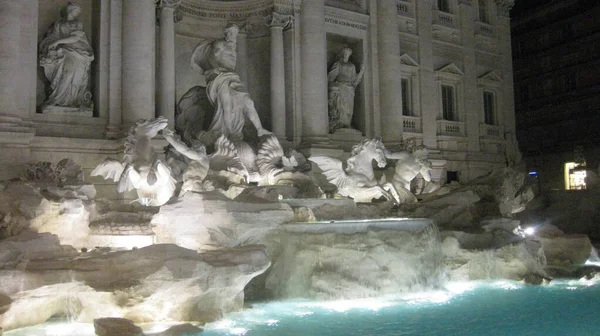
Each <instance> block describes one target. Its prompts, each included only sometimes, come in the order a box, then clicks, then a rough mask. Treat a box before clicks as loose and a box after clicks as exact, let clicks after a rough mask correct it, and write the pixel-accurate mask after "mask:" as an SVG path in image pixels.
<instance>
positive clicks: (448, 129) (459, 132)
mask: <svg viewBox="0 0 600 336" xmlns="http://www.w3.org/2000/svg"><path fill="white" fill-rule="evenodd" d="M437 134H438V135H446V136H456V137H464V136H465V123H464V122H462V121H451V120H438V121H437Z"/></svg>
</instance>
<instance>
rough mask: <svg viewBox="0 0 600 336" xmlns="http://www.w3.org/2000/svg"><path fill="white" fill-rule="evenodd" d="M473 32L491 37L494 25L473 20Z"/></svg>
mask: <svg viewBox="0 0 600 336" xmlns="http://www.w3.org/2000/svg"><path fill="white" fill-rule="evenodd" d="M475 34H478V35H483V36H490V37H493V36H494V26H492V25H490V24H487V23H483V22H475Z"/></svg>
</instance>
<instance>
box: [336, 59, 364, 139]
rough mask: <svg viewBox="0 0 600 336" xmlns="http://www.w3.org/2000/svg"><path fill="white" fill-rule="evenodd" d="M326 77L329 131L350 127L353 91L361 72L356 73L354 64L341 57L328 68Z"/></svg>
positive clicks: (358, 81)
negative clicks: (327, 84)
mask: <svg viewBox="0 0 600 336" xmlns="http://www.w3.org/2000/svg"><path fill="white" fill-rule="evenodd" d="M347 50H349V49H347ZM350 53H351V51H350ZM348 57H349V56H348ZM327 79H328V82H329V104H328V105H329V132H330V133H333V132H335V131H336V130H337V129H338V128H352V127H351V124H352V116H353V115H354V92H355V90H356V86H357V85H358V84H359V83H360V81H361V79H362V73H356V67H355V66H354V64H352V63H351V62H348V60H347V58H346V59H344V58H343V57H341V58H340V59H339V60H338V61H336V62H335V63H334V64H333V66H332V67H331V70H329V73H328V74H327Z"/></svg>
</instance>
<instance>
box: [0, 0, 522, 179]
mask: <svg viewBox="0 0 600 336" xmlns="http://www.w3.org/2000/svg"><path fill="white" fill-rule="evenodd" d="M513 3H514V1H513V0H378V1H374V0H243V1H209V0H132V1H129V0H127V1H125V0H99V1H96V0H94V1H92V0H79V1H78V4H79V5H80V6H81V14H80V20H81V21H82V22H83V26H84V30H85V33H86V34H87V36H89V38H90V40H91V44H92V46H93V49H94V52H95V59H94V62H93V63H92V70H91V88H92V96H93V102H94V104H93V115H92V116H89V115H82V114H77V113H73V114H68V113H62V114H47V113H42V112H43V111H42V109H41V108H40V106H41V105H42V103H43V101H44V99H45V97H44V94H45V85H46V84H45V83H44V82H43V81H42V76H41V68H40V67H39V66H38V59H37V55H38V42H39V41H40V39H41V38H42V36H43V34H44V32H46V31H47V30H48V28H49V26H50V24H51V23H52V22H55V21H56V20H57V19H58V18H60V10H61V8H62V7H64V6H65V5H66V1H57V0H53V1H46V0H44V1H41V0H20V1H5V2H3V4H2V5H1V6H0V21H2V22H3V24H2V25H1V26H0V41H1V45H2V49H3V52H2V53H1V54H0V97H2V99H1V100H0V120H1V122H0V147H1V148H2V155H1V156H0V163H2V165H3V167H4V169H3V170H2V174H3V175H5V176H7V175H11V174H12V175H14V174H15V171H14V168H15V167H17V165H18V164H20V163H27V162H37V161H53V162H56V161H58V160H59V159H61V158H65V157H70V158H72V159H73V160H75V162H77V163H78V164H80V165H82V166H83V167H84V168H85V169H87V170H89V169H92V168H93V167H95V166H96V165H97V164H98V163H99V162H100V161H101V160H103V159H104V158H105V157H106V156H117V155H118V153H119V152H120V151H121V150H122V140H121V138H122V135H123V133H124V132H126V130H127V129H128V127H129V126H130V125H131V124H133V123H134V122H135V121H136V120H138V119H140V118H153V117H156V116H165V117H166V118H168V119H169V120H170V121H173V120H174V116H175V113H176V108H177V101H178V99H179V98H180V97H181V96H182V95H183V94H184V93H185V92H186V91H187V90H188V89H190V88H191V87H193V86H195V85H203V84H204V78H203V76H202V75H201V74H200V73H199V72H198V71H195V70H194V69H193V68H192V67H191V66H190V55H191V53H192V50H193V49H194V47H195V46H196V45H197V44H198V43H199V42H200V41H201V40H202V39H210V38H212V39H214V38H222V37H223V28H224V27H225V26H226V25H227V24H229V23H236V24H237V25H238V26H239V27H240V28H241V30H240V35H239V36H238V41H237V50H238V56H237V71H238V73H239V75H240V77H241V78H242V81H243V82H244V83H245V84H246V86H247V89H248V91H249V93H250V95H251V97H252V98H253V100H254V102H255V105H256V109H257V111H258V113H259V116H260V118H261V120H262V121H263V124H265V126H266V128H268V129H270V130H272V131H273V132H274V133H275V134H276V135H277V136H278V137H279V138H280V139H282V140H284V143H285V144H286V145H287V146H296V147H300V148H303V149H304V150H305V151H306V152H307V153H309V154H310V153H328V155H332V156H343V155H344V150H345V151H347V150H348V149H349V148H350V147H351V146H352V144H354V143H356V142H359V141H360V140H361V139H363V138H364V137H374V136H381V137H383V140H384V142H385V143H386V145H387V146H388V147H390V148H396V147H399V146H400V145H401V144H402V143H403V142H405V141H407V140H408V139H414V141H415V142H416V143H417V144H422V145H424V146H426V147H427V148H429V149H430V158H431V159H432V160H433V162H434V165H436V164H437V167H434V168H436V171H437V176H435V178H436V179H438V180H439V179H441V180H444V179H451V180H452V179H458V180H460V181H461V182H464V181H469V180H471V179H473V178H475V177H477V176H480V175H482V174H485V173H487V172H489V171H490V170H491V169H493V168H494V167H499V166H503V165H504V164H505V160H506V159H505V151H506V148H507V146H511V144H514V137H515V117H514V116H515V115H514V99H513V77H512V62H511V58H512V56H511V40H510V19H509V10H510V9H511V7H512V5H513ZM344 46H347V47H349V48H350V49H352V51H353V53H352V57H351V58H350V61H351V62H353V63H354V64H355V65H356V67H357V68H359V66H360V65H361V64H364V68H365V72H364V78H363V79H362V81H361V83H360V84H359V85H358V86H357V88H356V94H355V96H354V99H355V103H354V114H353V119H352V125H351V126H352V128H351V129H340V130H338V131H336V132H335V133H333V134H329V128H328V112H327V111H328V97H327V90H328V89H327V72H328V70H329V67H330V66H331V64H332V63H333V61H334V60H335V57H336V54H337V53H339V51H340V50H341V49H342V48H343V47H344ZM159 142H160V141H159ZM163 144H164V143H157V148H160V146H161V145H163ZM507 144H508V145H507ZM436 162H437V163H436ZM107 190H108V189H107ZM100 191H101V190H100Z"/></svg>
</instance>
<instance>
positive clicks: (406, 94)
mask: <svg viewBox="0 0 600 336" xmlns="http://www.w3.org/2000/svg"><path fill="white" fill-rule="evenodd" d="M400 85H401V87H402V115H405V116H412V115H413V113H412V101H411V99H410V98H411V95H410V92H411V90H410V80H409V79H408V78H402V79H401V84H400Z"/></svg>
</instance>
